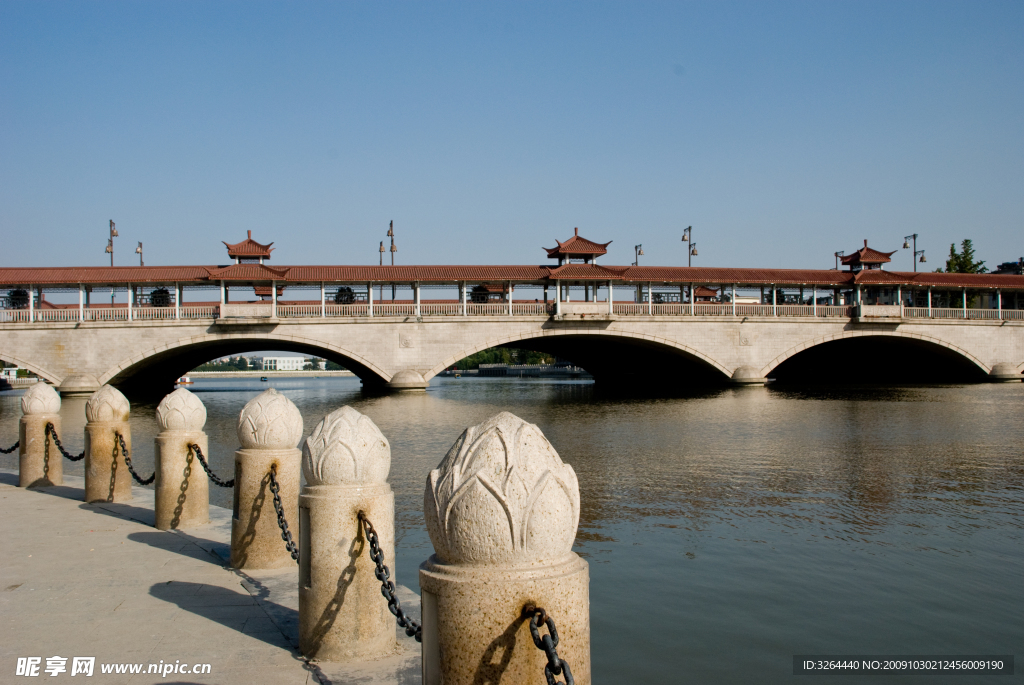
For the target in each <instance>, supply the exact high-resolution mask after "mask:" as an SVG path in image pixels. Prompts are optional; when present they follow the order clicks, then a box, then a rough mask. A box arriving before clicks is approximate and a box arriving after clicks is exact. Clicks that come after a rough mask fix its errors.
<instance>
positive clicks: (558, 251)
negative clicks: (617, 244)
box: [544, 228, 612, 258]
mask: <svg viewBox="0 0 1024 685" xmlns="http://www.w3.org/2000/svg"><path fill="white" fill-rule="evenodd" d="M555 242H556V243H558V247H545V248H544V249H545V250H546V251H547V253H548V257H552V258H553V257H588V256H589V257H599V256H601V255H603V254H608V246H609V245H611V244H612V241H611V240H609V241H608V242H607V243H595V242H594V241H592V240H587V239H586V238H583V237H581V236H580V229H579V228H577V229H576V235H574V236H573V237H571V238H569V239H568V240H566V241H565V242H564V243H563V242H562V241H560V240H557V239H556V240H555Z"/></svg>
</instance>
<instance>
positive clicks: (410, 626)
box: [359, 512, 423, 642]
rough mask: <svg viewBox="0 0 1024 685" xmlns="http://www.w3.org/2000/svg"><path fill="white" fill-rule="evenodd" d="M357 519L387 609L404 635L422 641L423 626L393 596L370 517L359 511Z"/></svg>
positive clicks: (388, 570) (392, 589)
mask: <svg viewBox="0 0 1024 685" xmlns="http://www.w3.org/2000/svg"><path fill="white" fill-rule="evenodd" d="M359 520H360V522H362V524H363V528H364V529H365V530H366V540H367V542H369V543H370V558H371V559H373V563H374V564H376V565H377V568H376V569H375V570H374V572H373V575H375V576H376V577H377V580H379V581H380V593H381V594H382V595H384V599H386V600H387V601H388V609H389V610H390V611H391V613H392V614H394V615H395V618H396V619H397V620H398V625H399V626H401V627H402V628H405V634H406V635H408V636H409V637H411V638H415V639H416V642H423V626H421V625H420V624H419V623H417V622H416V621H414V620H413V619H411V618H409V617H408V616H406V615H405V612H404V611H402V603H401V602H399V601H398V597H397V596H395V584H394V583H393V582H391V580H390V578H391V571H390V569H388V567H387V566H386V565H385V564H384V552H383V550H381V548H380V538H378V537H377V531H376V530H374V528H373V524H372V523H370V519H368V518H366V514H365V513H363V512H359Z"/></svg>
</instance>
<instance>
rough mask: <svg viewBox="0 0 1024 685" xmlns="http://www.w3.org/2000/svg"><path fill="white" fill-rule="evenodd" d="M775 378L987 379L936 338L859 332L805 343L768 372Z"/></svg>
mask: <svg viewBox="0 0 1024 685" xmlns="http://www.w3.org/2000/svg"><path fill="white" fill-rule="evenodd" d="M768 376H769V377H771V378H774V379H775V382H776V383H784V384H785V383H792V384H802V385H820V384H829V385H840V384H843V385H859V384H871V385H876V384H883V385H884V384H894V383H897V384H898V383H923V384H928V383H971V382H982V381H985V380H987V374H986V372H985V369H983V368H981V367H980V366H978V364H977V363H975V362H974V361H973V360H971V359H970V358H968V357H966V356H964V355H963V354H961V353H959V352H957V351H956V350H953V349H950V348H948V347H944V346H943V345H940V344H938V343H935V342H931V341H928V340H921V339H919V338H909V337H902V336H892V335H863V336H856V337H851V338H842V339H839V340H830V341H828V342H824V343H821V344H819V345H815V346H814V347H809V348H807V349H806V350H803V351H801V352H798V353H796V354H794V355H793V356H791V357H789V358H788V359H786V360H785V361H783V362H782V363H781V364H779V365H778V366H776V367H775V369H773V370H772V371H771V372H770V373H769V374H768Z"/></svg>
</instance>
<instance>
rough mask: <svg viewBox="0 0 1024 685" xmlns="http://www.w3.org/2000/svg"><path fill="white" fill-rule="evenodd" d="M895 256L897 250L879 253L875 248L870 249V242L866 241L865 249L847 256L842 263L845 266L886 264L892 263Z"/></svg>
mask: <svg viewBox="0 0 1024 685" xmlns="http://www.w3.org/2000/svg"><path fill="white" fill-rule="evenodd" d="M894 254H896V250H893V251H892V252H879V251H878V250H876V249H874V248H871V247H868V241H866V240H865V241H864V247H862V248H860V249H859V250H857V251H856V252H854V253H853V254H848V255H846V256H845V257H843V258H842V259H841V260H840V261H841V262H842V263H843V264H886V263H888V262H891V261H892V259H890V257H892V256H893V255H894Z"/></svg>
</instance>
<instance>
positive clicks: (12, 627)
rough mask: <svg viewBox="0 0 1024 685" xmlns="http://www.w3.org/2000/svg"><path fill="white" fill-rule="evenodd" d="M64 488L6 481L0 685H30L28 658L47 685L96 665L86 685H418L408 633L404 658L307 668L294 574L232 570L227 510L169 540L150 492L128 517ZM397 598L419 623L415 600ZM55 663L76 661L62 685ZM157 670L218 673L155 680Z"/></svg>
mask: <svg viewBox="0 0 1024 685" xmlns="http://www.w3.org/2000/svg"><path fill="white" fill-rule="evenodd" d="M64 481H65V484H64V485H63V486H57V487H50V488H40V489H24V488H18V487H16V484H17V473H16V472H15V471H13V470H9V469H3V470H0V517H2V520H3V521H4V525H3V529H2V530H3V538H2V539H3V542H2V544H3V554H2V555H0V616H2V619H0V622H2V624H3V629H2V633H0V652H2V654H0V682H3V683H13V682H33V681H32V680H26V679H24V678H21V677H17V676H16V675H15V672H16V668H17V662H18V658H19V657H42V661H41V664H40V667H39V676H40V677H41V678H43V679H45V682H63V680H64V679H70V678H71V677H72V676H71V670H72V658H73V657H95V659H96V660H95V667H94V672H93V677H94V678H95V680H92V681H85V682H97V683H131V684H132V685H136V684H139V683H164V684H170V683H177V684H186V683H218V684H234V683H238V684H240V685H241V684H245V685H250V684H251V685H259V684H262V683H267V684H270V683H273V684H275V685H277V684H281V685H286V684H289V683H338V684H340V683H396V684H397V683H401V684H402V685H407V684H409V685H411V684H415V683H420V682H421V677H420V649H419V645H418V644H417V643H416V642H415V641H413V640H412V639H411V638H407V637H405V634H404V632H403V633H401V634H400V635H399V645H400V648H399V652H398V653H397V654H395V655H394V656H392V657H389V658H385V659H382V660H379V661H374V662H367V663H362V664H354V665H340V664H331V663H311V662H308V661H306V660H305V659H303V657H302V655H301V654H300V653H299V651H298V649H297V645H298V571H297V568H296V569H287V570H285V571H272V572H263V573H259V572H253V573H241V572H238V571H234V570H232V569H230V568H227V567H226V559H227V558H228V555H229V554H228V552H229V545H230V537H231V527H230V525H231V524H230V516H231V512H230V511H228V510H227V509H222V508H220V507H213V506H211V507H210V518H211V523H210V524H208V525H206V526H203V527H201V528H196V529H191V530H189V531H187V532H186V531H159V530H156V529H155V528H153V527H152V523H153V491H152V490H146V489H143V488H138V487H135V488H133V495H134V497H135V499H133V500H132V501H131V502H127V503H123V504H102V505H87V504H84V503H83V502H82V495H83V485H84V483H83V479H82V478H81V477H75V476H64ZM282 544H283V543H282ZM399 591H400V599H401V601H402V606H403V608H405V609H406V611H407V612H409V613H410V614H411V615H412V616H413V617H414V618H416V619H417V620H418V619H419V597H418V595H416V594H415V593H413V592H412V591H410V590H409V589H408V588H404V587H400V588H399ZM383 601H384V599H383V598H381V602H383ZM53 656H60V657H66V658H67V662H66V664H65V667H66V669H67V670H66V672H63V673H59V674H58V675H56V677H51V676H50V674H49V673H47V672H46V670H45V669H46V667H47V658H48V657H53ZM161 661H163V663H164V664H167V663H171V664H175V663H176V662H179V661H180V662H181V664H187V665H188V666H189V667H190V668H191V667H193V666H194V665H195V664H210V669H209V673H206V674H203V673H200V674H192V673H189V674H187V675H186V674H183V673H170V674H168V675H166V676H164V675H162V671H161V673H160V674H153V673H147V670H148V669H149V666H150V664H156V665H158V666H159V665H160V662H161ZM108 664H134V665H141V671H142V672H141V673H138V674H131V673H120V674H118V673H110V674H107V673H103V672H102V667H103V666H104V665H108ZM74 677H75V678H78V676H77V675H76V676H74ZM70 682H78V681H77V680H71V681H70Z"/></svg>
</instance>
